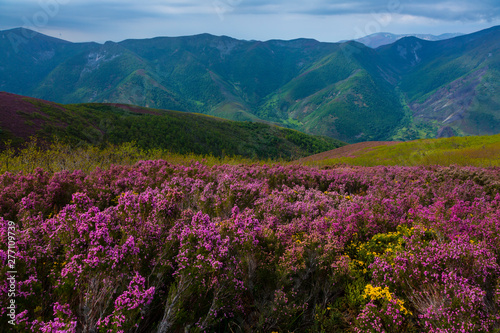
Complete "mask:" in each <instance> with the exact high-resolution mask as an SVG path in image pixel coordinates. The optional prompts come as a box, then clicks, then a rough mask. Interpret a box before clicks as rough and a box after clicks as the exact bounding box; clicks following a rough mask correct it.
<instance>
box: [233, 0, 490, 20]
mask: <svg viewBox="0 0 500 333" xmlns="http://www.w3.org/2000/svg"><path fill="white" fill-rule="evenodd" d="M380 12H388V13H397V14H402V15H411V16H420V17H425V18H432V19H440V20H452V21H453V20H456V21H475V20H488V21H491V20H494V19H498V18H499V17H500V2H499V1H498V0H486V1H477V0H457V1H449V0H444V1H443V0H358V1H345V0H342V1H327V0H313V1H307V2H306V1H298V0H291V1H280V0H278V1H263V0H258V1H251V2H250V1H242V2H241V4H240V6H239V7H238V13H240V14H245V13H252V14H276V13H293V14H300V15H313V16H338V15H351V14H370V13H380Z"/></svg>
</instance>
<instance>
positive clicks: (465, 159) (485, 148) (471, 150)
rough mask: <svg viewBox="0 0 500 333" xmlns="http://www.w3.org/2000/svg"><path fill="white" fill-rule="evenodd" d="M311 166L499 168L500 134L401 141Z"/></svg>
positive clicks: (313, 162)
mask: <svg viewBox="0 0 500 333" xmlns="http://www.w3.org/2000/svg"><path fill="white" fill-rule="evenodd" d="M306 164H307V165H309V166H329V165H335V164H347V165H358V166H376V165H401V166H416V165H442V166H450V165H462V166H467V165H469V166H480V167H488V166H500V135H491V136H468V137H452V138H444V139H425V140H416V141H410V142H402V143H400V144H397V145H393V146H379V147H375V148H367V149H365V150H364V151H361V152H356V153H355V154H353V156H349V157H341V158H335V159H325V160H320V161H312V162H307V163H306Z"/></svg>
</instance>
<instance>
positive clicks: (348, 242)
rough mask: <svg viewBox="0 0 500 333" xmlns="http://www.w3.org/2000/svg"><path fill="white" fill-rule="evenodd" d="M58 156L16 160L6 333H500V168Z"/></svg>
mask: <svg viewBox="0 0 500 333" xmlns="http://www.w3.org/2000/svg"><path fill="white" fill-rule="evenodd" d="M127 147H128V148H127ZM29 149H31V150H29ZM58 149H59V148H58ZM58 149H54V150H53V152H52V155H51V154H49V153H47V151H45V152H41V151H40V150H38V149H37V148H36V147H31V148H30V147H27V148H26V150H25V151H24V152H23V153H21V154H10V153H8V152H5V151H4V152H3V153H2V155H1V157H2V158H3V159H2V164H1V165H2V168H4V169H2V173H1V174H0V224H1V225H2V228H0V230H1V231H0V239H1V242H0V260H1V262H2V265H1V267H0V298H1V302H2V304H9V302H10V300H11V299H12V297H11V296H9V291H10V290H11V289H10V288H11V287H10V283H9V282H8V277H9V275H10V274H9V273H8V271H9V268H8V265H7V264H8V250H9V249H11V248H10V247H8V246H10V245H9V244H10V243H9V241H11V242H14V243H13V244H15V247H14V251H15V253H16V260H15V269H16V271H17V274H16V276H15V278H16V285H15V288H16V289H15V290H16V295H15V302H16V305H17V308H16V318H15V323H16V324H15V325H13V326H12V325H10V324H7V319H8V317H7V314H8V312H9V310H8V309H7V307H2V309H1V314H0V315H1V316H2V324H1V325H2V327H3V329H5V328H8V329H12V331H14V332H26V331H33V332H184V331H189V332H436V333H437V332H500V168H498V167H474V166H412V167H405V166H377V167H359V166H347V165H343V166H336V167H335V166H330V167H328V168H324V169H318V168H313V167H306V166H298V165H289V164H285V163H266V162H260V163H255V161H252V160H243V159H238V158H233V159H229V158H227V159H225V160H223V159H220V158H212V159H210V157H205V158H204V159H201V158H195V159H191V160H190V159H189V156H188V157H181V156H179V155H168V154H167V153H165V152H162V151H156V153H157V155H156V156H155V157H156V159H150V160H145V159H146V158H147V157H152V156H153V155H152V154H153V152H152V151H148V152H144V151H141V150H137V149H136V148H134V147H133V145H131V146H122V147H121V148H119V149H118V151H121V154H118V153H117V151H116V147H115V148H110V149H109V150H108V151H105V150H100V151H97V150H96V151H92V150H89V149H83V148H81V150H78V149H76V148H75V150H73V151H72V152H73V155H72V156H73V158H72V159H71V158H70V157H68V156H69V155H68V154H62V153H61V154H60V155H57V154H56V152H57V151H58ZM68 149H69V148H68ZM127 149H128V150H127ZM49 151H50V150H49ZM85 154H86V155H85ZM141 154H142V155H141ZM30 156H31V157H30ZM78 156H80V157H78ZM85 156H86V157H85ZM22 158H25V159H26V160H24V162H26V163H22V162H20V159H22ZM29 158H32V160H28V159H29ZM196 159H197V160H196ZM7 160H8V161H10V166H9V167H8V168H9V169H8V170H7V167H6V166H5V165H6V161H7ZM29 161H31V164H29V163H27V162H29ZM43 161H45V162H43ZM63 161H65V162H63ZM71 161H73V162H71ZM70 162H71V163H72V164H71V163H70ZM44 163H45V164H44ZM64 163H66V164H64ZM86 163H87V164H86ZM27 165H31V167H30V169H25V168H26V166H27ZM40 166H41V167H40ZM84 166H86V167H84ZM42 167H43V168H42ZM9 227H11V228H15V229H16V235H15V237H14V238H9V237H10V235H9V234H8V230H11V229H9Z"/></svg>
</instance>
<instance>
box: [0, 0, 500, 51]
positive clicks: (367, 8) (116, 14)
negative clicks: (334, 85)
mask: <svg viewBox="0 0 500 333" xmlns="http://www.w3.org/2000/svg"><path fill="white" fill-rule="evenodd" d="M495 25H500V0H353V1H349V0H287V1H285V0H184V1H182V0H140V1H137V0H0V30H8V29H12V28H16V27H24V28H29V29H32V30H35V31H38V32H40V33H43V34H46V35H50V36H53V37H57V38H61V39H65V40H68V41H72V42H88V41H95V42H99V43H103V42H105V41H108V40H111V41H115V42H118V41H122V40H124V39H129V38H152V37H157V36H187V35H195V34H200V33H211V34H214V35H226V36H230V37H234V38H238V39H245V40H270V39H284V40H290V39H296V38H314V39H316V40H319V41H322V42H337V41H340V40H350V39H357V38H361V37H364V36H366V35H369V34H372V33H377V32H390V33H395V34H410V33H423V34H427V33H429V34H434V35H439V34H442V33H448V32H450V33H455V32H460V33H471V32H475V31H479V30H482V29H486V28H489V27H492V26H495Z"/></svg>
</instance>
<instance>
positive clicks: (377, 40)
mask: <svg viewBox="0 0 500 333" xmlns="http://www.w3.org/2000/svg"><path fill="white" fill-rule="evenodd" d="M462 35H463V34H461V33H446V34H441V35H438V36H435V35H431V34H405V35H395V34H391V33H388V32H378V33H375V34H371V35H368V36H365V37H362V38H358V39H356V42H358V43H361V44H364V45H366V46H368V47H371V48H374V49H376V48H377V47H379V46H383V45H387V44H392V43H394V42H397V41H398V40H400V39H401V38H405V37H417V38H418V39H423V40H427V41H433V42H434V41H439V40H445V39H450V38H454V37H459V36H462Z"/></svg>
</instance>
